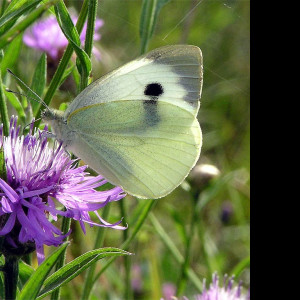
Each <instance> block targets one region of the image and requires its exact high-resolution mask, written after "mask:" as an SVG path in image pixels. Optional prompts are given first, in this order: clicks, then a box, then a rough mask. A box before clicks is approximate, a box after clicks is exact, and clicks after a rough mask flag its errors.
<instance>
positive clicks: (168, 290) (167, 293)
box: [162, 282, 176, 300]
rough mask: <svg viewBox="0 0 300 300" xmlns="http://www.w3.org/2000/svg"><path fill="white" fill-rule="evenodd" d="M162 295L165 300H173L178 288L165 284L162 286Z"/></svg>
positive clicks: (168, 283) (169, 283) (171, 284)
mask: <svg viewBox="0 0 300 300" xmlns="http://www.w3.org/2000/svg"><path fill="white" fill-rule="evenodd" d="M162 294H163V297H164V298H163V299H164V300H172V299H174V295H175V294H176V286H175V284H173V283H171V282H167V283H164V284H163V286H162Z"/></svg>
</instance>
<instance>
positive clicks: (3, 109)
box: [0, 70, 9, 136]
mask: <svg viewBox="0 0 300 300" xmlns="http://www.w3.org/2000/svg"><path fill="white" fill-rule="evenodd" d="M0 114H1V121H2V124H3V134H4V135H5V136H8V134H9V118H8V112H7V106H6V101H5V96H4V90H3V85H2V79H1V70H0Z"/></svg>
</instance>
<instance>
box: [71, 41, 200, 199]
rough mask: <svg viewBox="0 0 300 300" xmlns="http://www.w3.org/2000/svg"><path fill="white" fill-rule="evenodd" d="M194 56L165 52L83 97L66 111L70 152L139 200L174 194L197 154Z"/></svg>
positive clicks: (182, 49) (184, 49)
mask: <svg viewBox="0 0 300 300" xmlns="http://www.w3.org/2000/svg"><path fill="white" fill-rule="evenodd" d="M201 86H202V63H201V53H200V49H199V48H197V47H194V46H169V47H163V48H161V49H157V50H155V51H152V52H150V53H149V54H148V55H146V56H143V57H142V58H140V59H138V60H137V61H134V62H132V63H129V64H127V65H125V66H124V67H122V68H120V69H118V70H116V71H114V72H112V73H111V74H109V75H107V76H105V77H104V78H102V79H100V80H98V81H96V82H95V83H94V84H92V85H90V86H89V87H88V88H87V89H86V90H84V91H83V92H82V93H81V94H80V95H79V96H78V97H77V98H76V99H75V100H74V102H73V103H72V104H71V105H70V107H71V108H70V107H69V110H68V111H67V112H66V118H67V124H68V127H69V129H70V130H71V131H72V132H75V133H76V138H75V139H74V141H73V143H72V145H71V147H70V150H71V151H73V152H74V153H75V154H76V155H77V156H79V157H80V158H81V159H83V160H84V161H85V163H87V164H89V165H90V167H92V168H93V169H94V170H95V171H97V172H99V173H100V174H102V175H103V176H104V177H105V178H106V179H107V180H109V181H110V182H111V183H113V184H115V185H119V186H121V187H122V188H123V189H124V190H125V191H126V192H128V193H129V194H132V195H134V196H137V197H139V198H159V197H163V196H165V195H167V194H168V193H169V192H171V191H172V190H173V189H174V188H175V187H177V186H178V185H179V184H180V183H181V182H182V181H183V180H184V178H185V177H186V176H187V174H188V173H189V171H190V170H191V168H192V167H193V166H194V165H195V163H196V161H197V160H198V158H199V155H200V149H201V144H202V135H201V129H200V126H199V123H198V121H197V119H196V114H197V111H198V109H199V98H200V92H201Z"/></svg>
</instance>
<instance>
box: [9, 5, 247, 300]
mask: <svg viewBox="0 0 300 300" xmlns="http://www.w3.org/2000/svg"><path fill="white" fill-rule="evenodd" d="M65 3H66V5H67V6H68V8H69V9H71V10H72V9H73V10H74V11H76V10H77V11H79V10H80V7H81V4H82V1H65ZM141 7H142V1H141V0H121V1H120V0H101V1H99V5H98V17H99V18H101V19H103V20H104V22H105V24H104V26H103V27H102V28H101V29H100V33H101V35H102V38H101V40H100V41H99V42H96V43H95V46H96V47H97V48H98V50H99V51H100V53H101V56H102V59H101V61H98V60H96V59H95V58H94V59H93V71H92V75H93V78H94V79H96V78H99V77H100V76H101V75H103V74H105V73H106V72H108V71H110V70H112V69H114V68H115V67H118V66H120V65H122V64H124V63H126V62H128V61H130V60H133V59H134V58H135V57H137V56H138V55H139V54H140V38H139V25H140V15H141ZM249 10H250V2H249V1H247V0H243V1H242V0H240V1H233V0H231V1H218V0H214V1H211V0H200V1H199V0H171V1H170V2H168V3H167V4H166V5H165V6H164V7H163V8H162V10H161V12H160V14H159V16H158V21H157V25H156V28H155V31H154V35H153V37H152V39H151V41H150V43H149V45H148V50H152V49H154V48H157V47H160V46H163V45H170V44H191V45H196V46H198V47H200V48H201V50H202V53H203V60H204V84H203V91H202V97H201V108H200V111H199V115H198V119H199V122H200V124H201V128H202V132H203V148H202V153H201V157H200V160H199V164H211V165H214V166H215V167H217V168H218V169H219V171H220V176H218V177H217V178H214V179H213V180H211V181H210V182H209V183H208V184H207V185H205V186H203V187H202V188H201V192H200V196H199V195H197V197H198V196H199V197H200V200H199V203H201V204H200V208H199V203H198V208H197V209H198V210H197V214H198V215H197V218H198V219H197V220H198V221H197V224H196V227H195V230H194V234H193V237H192V242H191V256H190V267H191V269H192V270H193V271H194V272H195V274H196V275H197V276H198V278H199V279H200V280H202V279H203V278H207V281H208V282H210V279H211V275H212V273H213V272H214V271H217V272H218V273H219V274H220V276H221V277H222V276H223V275H225V274H232V273H235V274H237V281H238V280H243V285H244V286H245V287H246V288H248V287H249V281H250V279H249V276H250V275H249V274H250V271H249V253H250V250H249V248H250V247H249V246H250V229H249V215H250V195H249V193H250V191H249V185H250V181H249V176H250V174H249V172H250V146H249V142H250V135H249V133H250V120H249V117H250V95H249V94H250V91H249V85H250V79H249V76H250V67H249V63H250V53H249V51H250V49H249V39H250V38H249V24H250V20H249ZM39 57H40V53H38V51H35V50H33V49H30V48H28V47H26V46H25V45H23V47H22V50H21V56H20V58H19V61H18V64H17V65H16V66H10V67H12V68H14V70H16V72H17V73H18V76H19V77H20V78H22V79H24V80H25V81H27V80H29V79H28V74H32V73H33V71H34V68H35V66H36V63H37V61H38V59H39ZM71 84H72V83H71ZM75 95H76V89H67V90H63V89H61V91H60V92H58V93H57V94H56V96H55V99H54V101H53V103H52V104H53V106H56V107H58V106H59V104H60V103H61V102H68V101H70V100H72V99H73V98H74V96H75ZM196 188H197V186H194V184H193V182H191V181H188V182H186V183H185V184H184V185H183V186H182V187H179V188H177V189H176V190H175V191H174V192H173V193H171V194H170V195H168V196H167V197H165V198H162V199H159V200H157V203H156V206H155V208H154V209H153V214H154V215H155V217H156V219H157V220H158V221H159V222H160V224H161V226H162V227H163V228H164V230H165V232H166V233H167V234H168V235H169V237H170V239H171V240H172V241H173V243H174V244H175V246H176V247H177V249H178V250H179V251H180V252H181V253H182V255H184V251H185V245H186V240H187V239H188V236H189V234H190V233H189V224H190V219H191V217H192V213H193V212H194V210H195V206H194V201H195V199H194V198H195V194H193V193H191V192H190V189H192V190H193V191H195V190H196ZM122 201H123V202H124V205H125V208H126V211H127V213H126V216H125V219H124V223H128V234H129V233H130V230H131V224H130V220H132V219H134V216H135V215H138V212H137V211H136V210H137V208H138V207H139V203H140V202H141V201H138V200H136V199H134V198H133V197H130V196H127V197H126V198H125V199H124V200H122ZM143 201H147V200H143ZM121 216H122V215H121V213H120V208H119V204H118V203H113V204H111V208H110V215H109V217H108V221H110V222H113V221H116V220H119V219H120V217H121ZM72 229H73V233H72V235H71V240H72V247H70V249H69V250H68V251H69V252H68V258H67V259H68V260H71V259H73V258H74V257H76V256H78V255H80V254H82V253H83V252H85V251H88V250H91V249H92V247H93V243H94V237H95V230H96V228H87V235H86V236H84V235H83V233H82V232H81V229H80V228H79V225H78V224H75V223H74V224H73V225H72ZM122 241H123V232H119V231H116V230H112V229H106V238H105V242H104V245H105V246H115V247H119V246H120V245H121V243H122ZM129 251H130V252H133V253H134V254H135V255H134V256H131V257H130V264H131V271H132V272H131V277H132V279H135V280H136V281H135V284H133V287H132V293H133V295H134V296H133V298H134V299H159V298H160V297H161V296H162V295H163V294H162V291H163V286H164V284H166V283H172V284H174V285H176V284H177V281H178V278H179V277H180V269H181V266H180V264H179V263H178V262H177V261H176V259H175V258H174V255H173V254H172V253H171V252H170V250H169V249H168V247H167V246H166V244H165V240H164V239H162V238H161V237H160V236H159V235H158V233H157V231H156V230H155V228H154V226H153V223H152V222H151V220H150V219H149V220H147V222H146V224H144V226H143V227H142V229H141V231H140V232H139V234H138V236H137V238H136V239H135V241H134V242H133V243H132V244H131V246H130V248H129ZM101 264H102V261H101V262H99V263H98V264H97V270H100V269H101ZM124 273H125V269H124V258H119V259H118V260H116V262H115V263H114V264H113V265H111V267H110V268H109V269H108V270H106V271H105V273H104V275H102V276H101V277H100V279H99V280H98V282H99V284H97V285H96V286H95V289H94V290H93V297H92V299H124V296H123V295H124V289H125V281H124ZM83 280H84V276H78V277H77V278H75V279H74V280H73V281H72V282H71V283H69V284H68V285H67V286H65V287H64V288H63V289H62V299H78V296H77V295H78V294H79V293H80V290H81V288H82V282H83ZM196 293H197V289H196V287H195V285H194V284H193V283H192V282H191V281H190V280H189V279H188V280H187V283H186V287H185V290H184V295H186V296H188V297H191V296H192V295H194V294H196Z"/></svg>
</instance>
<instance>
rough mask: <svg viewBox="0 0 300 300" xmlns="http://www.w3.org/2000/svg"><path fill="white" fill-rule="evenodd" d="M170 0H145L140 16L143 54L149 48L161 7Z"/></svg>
mask: <svg viewBox="0 0 300 300" xmlns="http://www.w3.org/2000/svg"><path fill="white" fill-rule="evenodd" d="M169 1H170V0H143V4H142V12H141V17H140V38H141V54H144V53H145V52H146V50H147V47H148V43H149V41H150V39H151V37H152V35H153V32H154V29H155V25H156V22H157V17H158V14H159V12H160V10H161V8H162V7H163V6H164V5H165V4H167V3H168V2H169Z"/></svg>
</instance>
